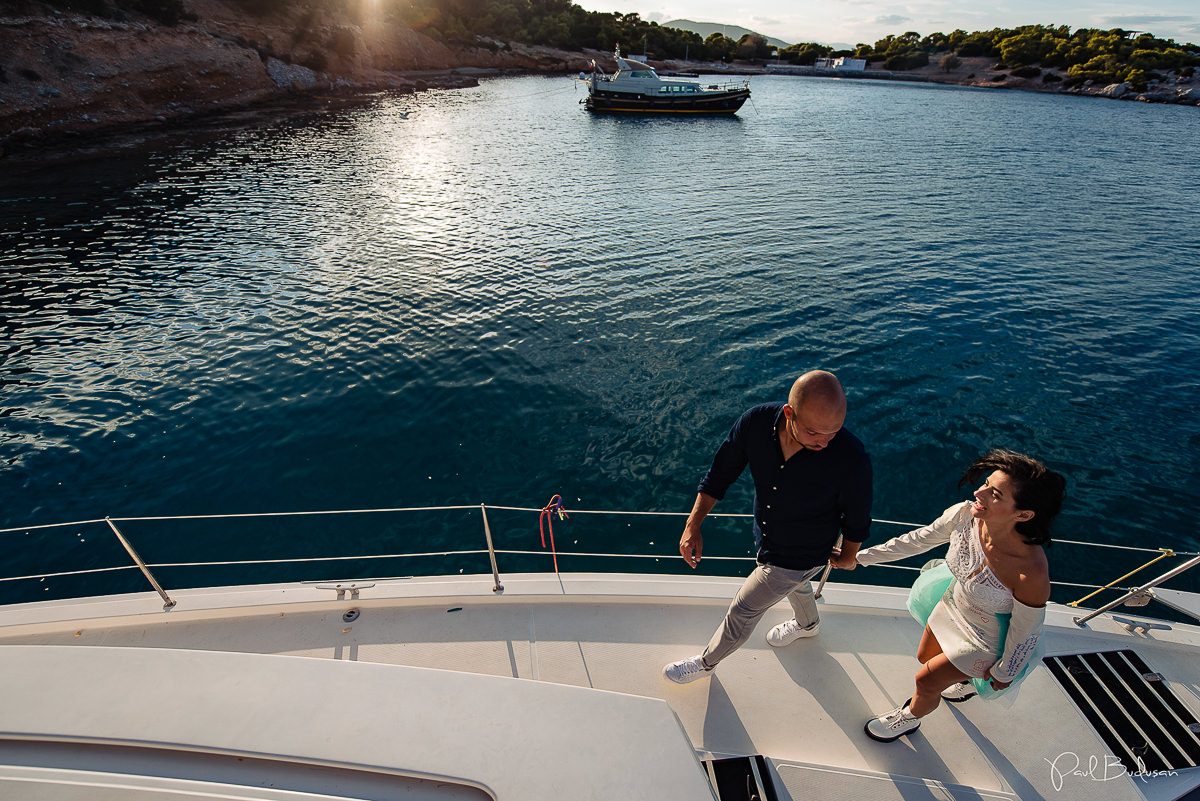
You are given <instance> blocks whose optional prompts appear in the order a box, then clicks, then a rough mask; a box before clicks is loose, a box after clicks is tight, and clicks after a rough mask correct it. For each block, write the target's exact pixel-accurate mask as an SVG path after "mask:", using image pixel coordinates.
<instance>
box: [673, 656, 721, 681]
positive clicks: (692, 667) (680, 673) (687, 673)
mask: <svg viewBox="0 0 1200 801" xmlns="http://www.w3.org/2000/svg"><path fill="white" fill-rule="evenodd" d="M701 656H702V654H700V655H697V656H693V657H691V658H689V659H680V660H679V661H678V662H672V663H671V664H669V665H667V666H666V667H664V668H663V675H664V676H666V677H667V678H668V679H670V680H671V681H673V682H675V683H676V684H691V683H692V682H693V681H695V680H696V679H705V678H708V676H709V675H710V674H711V673H712V668H706V667H704V665H703V663H701V662H700V657H701Z"/></svg>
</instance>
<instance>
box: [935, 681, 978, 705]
mask: <svg viewBox="0 0 1200 801" xmlns="http://www.w3.org/2000/svg"><path fill="white" fill-rule="evenodd" d="M976 695H978V693H976V692H975V685H974V684H972V683H971V682H969V681H960V682H959V683H958V684H951V685H950V686H949V687H947V688H946V689H944V690H942V698H945V699H946V700H947V701H949V702H950V703H952V704H961V703H962V702H963V701H966V700H967V699H968V698H974V697H975V696H976Z"/></svg>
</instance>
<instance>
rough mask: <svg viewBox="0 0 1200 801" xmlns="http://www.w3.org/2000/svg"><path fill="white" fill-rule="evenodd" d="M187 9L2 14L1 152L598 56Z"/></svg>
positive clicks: (291, 9) (220, 4) (324, 15)
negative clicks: (288, 101) (170, 17)
mask: <svg viewBox="0 0 1200 801" xmlns="http://www.w3.org/2000/svg"><path fill="white" fill-rule="evenodd" d="M29 8H31V7H27V9H26V10H29ZM185 8H186V10H187V12H188V16H189V18H190V19H188V20H184V21H182V22H180V23H178V24H176V25H163V24H159V23H156V22H154V21H153V20H150V19H148V18H143V17H134V16H133V15H120V16H121V17H122V18H119V19H114V18H113V16H112V15H110V16H109V17H108V18H102V17H96V16H88V15H83V14H76V13H67V12H56V11H53V10H51V9H47V8H35V9H34V13H24V14H20V15H17V14H9V15H7V16H0V48H2V49H0V153H2V152H4V151H5V150H7V151H9V152H11V151H12V150H13V149H14V148H18V149H19V148H22V147H29V146H36V145H37V144H39V143H42V142H46V141H53V140H58V139H60V138H62V137H69V136H72V135H78V134H81V133H90V132H98V131H101V130H111V129H119V128H122V127H130V126H136V125H142V124H151V125H153V124H156V123H158V124H161V123H163V122H168V121H172V120H177V119H181V118H188V117H193V116H196V115H202V114H205V113H211V112H214V111H222V110H226V109H230V108H235V107H239V106H244V105H247V104H252V103H258V102H262V101H265V100H270V99H273V98H278V97H280V96H283V95H287V94H288V93H292V92H297V91H308V92H314V91H315V92H326V93H329V92H339V91H341V92H358V91H362V90H367V89H380V88H388V89H396V90H405V89H407V90H414V89H424V88H426V87H429V86H445V87H454V86H462V85H470V84H473V83H474V82H475V79H474V78H473V77H471V75H470V70H471V68H476V69H479V68H483V69H501V70H528V71H560V72H568V71H577V70H579V69H582V68H583V67H584V66H585V64H586V62H587V57H586V56H584V55H583V54H580V53H565V52H562V51H556V50H551V49H548V48H540V47H524V46H520V45H513V44H504V43H499V42H481V43H480V46H478V47H466V48H451V47H448V46H446V45H445V44H442V43H440V42H438V41H435V40H433V39H431V38H430V37H428V36H425V35H423V34H422V33H420V32H417V31H414V30H411V29H409V28H407V27H404V26H401V25H398V24H395V23H392V22H387V21H384V20H378V19H370V18H361V17H360V18H358V19H350V18H348V17H347V16H345V15H344V14H339V13H337V12H333V11H330V10H329V9H327V8H321V7H318V6H304V5H301V4H298V3H297V4H289V5H288V6H287V7H286V8H285V10H283V11H281V12H279V13H275V14H272V15H267V16H255V15H252V14H249V13H247V12H246V11H245V10H244V9H243V8H241V7H240V6H239V5H235V4H234V3H232V2H226V0H185Z"/></svg>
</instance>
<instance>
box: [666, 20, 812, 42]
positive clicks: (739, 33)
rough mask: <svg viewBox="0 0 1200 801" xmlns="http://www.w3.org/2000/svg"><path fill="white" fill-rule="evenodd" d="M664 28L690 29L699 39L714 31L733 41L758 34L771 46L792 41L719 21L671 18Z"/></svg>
mask: <svg viewBox="0 0 1200 801" xmlns="http://www.w3.org/2000/svg"><path fill="white" fill-rule="evenodd" d="M661 24H662V26H663V27H664V28H678V29H679V30H681V31H692V32H693V33H698V34H700V38H701V39H707V38H708V37H710V36H712V35H713V34H714V33H723V34H725V35H726V36H728V37H729V38H730V39H732V40H733V41H735V42H736V41H737V40H739V39H741V38H742V37H743V36H745V35H746V34H748V33H754V34H758V35H759V36H762V38H764V39H766V40H767V44H769V45H771V46H772V47H788V46H790V45H791V44H792V42H785V41H783V40H782V39H772V38H771V37H770V36H764V35H763V34H761V33H758V31H752V30H750V29H749V28H741V27H738V26H737V25H723V24H721V23H720V22H692V21H691V20H690V19H673V20H671V21H670V22H663V23H661Z"/></svg>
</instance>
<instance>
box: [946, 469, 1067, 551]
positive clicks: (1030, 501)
mask: <svg viewBox="0 0 1200 801" xmlns="http://www.w3.org/2000/svg"><path fill="white" fill-rule="evenodd" d="M993 470H999V471H1000V472H1002V473H1004V474H1005V475H1006V476H1008V477H1009V478H1010V479H1012V482H1013V503H1014V504H1016V507H1017V508H1018V509H1023V510H1025V511H1029V512H1033V517H1032V518H1030V519H1029V520H1022V521H1021V522H1019V523H1017V531H1018V532H1020V534H1021V536H1022V537H1024V538H1025V542H1027V543H1029V544H1030V545H1049V544H1050V524H1051V523H1052V522H1054V518H1055V516H1056V515H1057V514H1058V513H1059V511H1060V510H1061V509H1062V502H1063V495H1065V494H1066V489H1067V480H1066V479H1065V478H1063V477H1062V475H1060V474H1059V473H1056V472H1054V471H1053V470H1051V469H1049V468H1048V467H1046V465H1044V464H1042V463H1041V462H1039V461H1038V460H1037V459H1031V458H1030V457H1028V456H1023V455H1021V454H1019V453H1013V452H1012V451H1006V450H1000V449H996V450H990V451H988V452H987V453H985V454H984V455H983V456H980V457H979V458H978V459H976V460H975V462H974V463H973V464H972V465H971V466H970V467H968V468H967V470H966V472H964V473H963V477H962V478H961V479H960V480H959V482H958V486H960V487H961V486H963V485H965V484H974V483H975V482H976V481H978V480H979V478H980V476H982V475H984V474H985V473H990V472H992V471H993Z"/></svg>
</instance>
